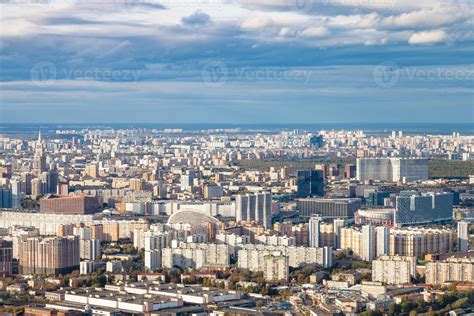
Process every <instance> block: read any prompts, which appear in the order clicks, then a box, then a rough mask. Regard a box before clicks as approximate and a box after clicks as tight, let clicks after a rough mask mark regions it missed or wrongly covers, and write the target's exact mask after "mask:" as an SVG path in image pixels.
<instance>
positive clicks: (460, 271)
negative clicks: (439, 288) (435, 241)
mask: <svg viewBox="0 0 474 316" xmlns="http://www.w3.org/2000/svg"><path fill="white" fill-rule="evenodd" d="M425 276H426V284H428V285H444V284H445V283H446V282H467V283H472V282H473V280H474V258H473V257H469V258H467V257H464V258H456V257H451V258H447V259H446V260H439V261H438V260H436V261H428V262H427V263H426V271H425Z"/></svg>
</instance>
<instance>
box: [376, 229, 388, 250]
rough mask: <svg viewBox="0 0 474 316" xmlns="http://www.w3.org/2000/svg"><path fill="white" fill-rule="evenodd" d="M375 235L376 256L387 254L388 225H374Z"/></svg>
mask: <svg viewBox="0 0 474 316" xmlns="http://www.w3.org/2000/svg"><path fill="white" fill-rule="evenodd" d="M375 235H376V239H377V244H376V257H379V256H383V255H388V254H389V253H390V227H387V226H378V227H376V228H375Z"/></svg>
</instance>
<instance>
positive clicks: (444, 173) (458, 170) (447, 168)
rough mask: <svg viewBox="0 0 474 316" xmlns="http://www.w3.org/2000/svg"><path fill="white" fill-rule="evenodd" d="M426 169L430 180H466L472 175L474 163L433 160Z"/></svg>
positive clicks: (473, 173)
mask: <svg viewBox="0 0 474 316" xmlns="http://www.w3.org/2000/svg"><path fill="white" fill-rule="evenodd" d="M428 167H429V168H428V172H429V176H430V178H467V177H469V175H474V161H459V160H445V159H433V160H430V162H429V165H428Z"/></svg>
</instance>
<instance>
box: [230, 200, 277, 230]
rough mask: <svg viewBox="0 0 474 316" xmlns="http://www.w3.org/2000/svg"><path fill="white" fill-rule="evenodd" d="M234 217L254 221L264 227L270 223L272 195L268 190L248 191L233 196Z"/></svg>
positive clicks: (268, 226)
mask: <svg viewBox="0 0 474 316" xmlns="http://www.w3.org/2000/svg"><path fill="white" fill-rule="evenodd" d="M235 217H236V220H237V221H238V222H240V221H248V222H252V221H255V222H257V223H258V224H260V225H262V226H264V227H265V228H271V225H272V195H271V193H269V192H263V193H249V194H245V195H237V196H236V197H235Z"/></svg>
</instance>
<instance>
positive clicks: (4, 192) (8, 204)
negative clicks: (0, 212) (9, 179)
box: [0, 186, 13, 208]
mask: <svg viewBox="0 0 474 316" xmlns="http://www.w3.org/2000/svg"><path fill="white" fill-rule="evenodd" d="M12 197H13V196H12V189H11V188H2V187H1V186H0V208H12V206H13V201H12Z"/></svg>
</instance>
